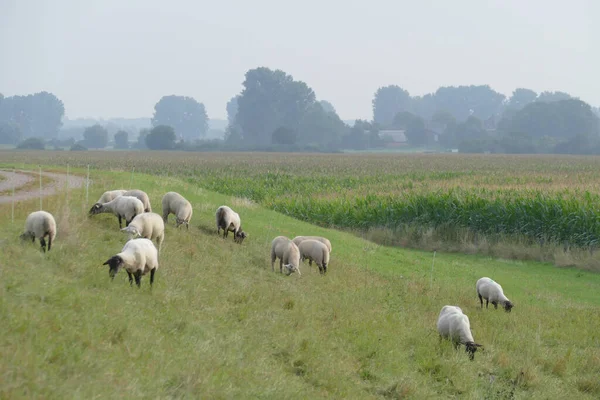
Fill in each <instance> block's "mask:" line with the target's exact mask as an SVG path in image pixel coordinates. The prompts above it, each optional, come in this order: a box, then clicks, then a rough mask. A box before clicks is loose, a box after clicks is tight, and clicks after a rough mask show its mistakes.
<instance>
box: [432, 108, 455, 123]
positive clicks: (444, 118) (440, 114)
mask: <svg viewBox="0 0 600 400" xmlns="http://www.w3.org/2000/svg"><path fill="white" fill-rule="evenodd" d="M431 122H435V123H438V124H440V125H448V124H453V123H456V118H454V116H453V115H452V114H451V113H449V112H448V111H445V110H438V111H436V112H435V114H433V116H432V117H431Z"/></svg>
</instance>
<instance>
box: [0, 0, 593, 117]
mask: <svg viewBox="0 0 600 400" xmlns="http://www.w3.org/2000/svg"><path fill="white" fill-rule="evenodd" d="M592 46H594V47H592ZM258 66H265V67H269V68H272V69H282V70H284V71H285V72H287V73H289V74H291V75H293V76H294V78H295V79H298V80H302V81H305V82H306V83H307V84H308V85H309V86H310V87H312V88H313V89H314V90H315V92H316V94H317V98H318V99H320V100H321V99H324V100H328V101H330V102H331V103H333V105H334V106H335V107H336V109H337V111H338V114H340V116H341V117H342V118H343V119H354V118H366V119H371V118H372V111H371V99H372V97H373V93H374V92H375V91H376V90H377V88H378V87H380V86H385V85H389V84H397V85H399V86H401V87H403V88H405V89H407V90H408V91H409V92H410V93H411V95H422V94H425V93H428V92H433V91H435V90H436V89H437V88H438V87H439V86H447V85H469V84H489V85H490V86H492V88H494V89H495V90H497V91H499V92H502V93H504V94H507V95H508V94H510V93H511V92H512V90H514V89H515V88H516V87H527V88H531V89H534V90H536V91H538V92H539V91H543V90H552V91H554V90H562V91H565V92H568V93H570V94H571V95H573V96H577V97H580V98H581V99H582V100H584V101H587V102H589V103H591V104H592V105H594V106H600V79H599V78H600V1H599V0H571V1H569V2H566V1H559V0H498V1H495V0H455V1H448V0H439V1H434V0H420V1H418V0H411V1H402V0H388V1H383V0H371V1H366V0H362V1H355V0H320V1H317V0H304V1H297V2H289V1H285V0H221V1H205V0H198V1H193V0H188V1H184V0H172V1H166V0H162V1H159V0H0V92H1V93H3V94H4V95H5V96H10V95H14V94H28V93H34V92H39V91H42V90H46V91H49V92H52V93H54V94H56V95H57V96H58V97H59V98H60V99H62V100H63V101H64V103H65V108H66V114H67V116H68V117H69V118H77V117H90V116H91V117H105V118H108V117H144V116H148V117H149V116H151V115H152V112H153V107H154V104H155V103H156V102H157V101H158V100H159V99H160V97H161V96H163V95H170V94H177V95H186V96H192V97H194V98H196V99H197V100H198V101H201V102H203V103H204V105H205V106H206V108H207V111H208V114H209V116H210V117H211V118H224V117H225V116H226V112H225V104H226V103H227V101H228V100H229V99H230V98H231V97H232V96H234V95H235V94H237V93H239V92H240V91H241V89H242V85H241V84H242V82H243V80H244V73H245V72H246V71H247V70H248V69H251V68H255V67H258Z"/></svg>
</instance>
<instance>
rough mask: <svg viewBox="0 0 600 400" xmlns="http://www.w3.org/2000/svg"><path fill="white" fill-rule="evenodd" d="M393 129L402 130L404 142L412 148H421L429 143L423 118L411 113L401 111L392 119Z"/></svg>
mask: <svg viewBox="0 0 600 400" xmlns="http://www.w3.org/2000/svg"><path fill="white" fill-rule="evenodd" d="M393 127H394V128H396V129H404V134H405V136H406V140H407V141H408V143H410V144H411V145H413V146H422V145H424V144H427V143H428V142H429V139H430V138H428V137H427V136H426V131H425V121H424V120H423V118H421V117H419V116H417V115H414V114H413V113H410V112H407V111H403V112H399V113H398V114H396V116H395V117H394V122H393Z"/></svg>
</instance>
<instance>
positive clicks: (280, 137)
mask: <svg viewBox="0 0 600 400" xmlns="http://www.w3.org/2000/svg"><path fill="white" fill-rule="evenodd" d="M271 142H272V143H273V144H284V145H289V144H296V132H295V131H293V130H292V129H290V128H286V127H285V126H280V127H279V128H277V129H275V130H274V131H273V134H272V135H271Z"/></svg>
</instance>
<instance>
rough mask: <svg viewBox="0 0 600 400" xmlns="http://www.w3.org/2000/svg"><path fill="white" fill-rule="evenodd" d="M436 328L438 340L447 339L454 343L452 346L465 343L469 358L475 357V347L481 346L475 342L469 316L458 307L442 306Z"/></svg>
mask: <svg viewBox="0 0 600 400" xmlns="http://www.w3.org/2000/svg"><path fill="white" fill-rule="evenodd" d="M437 330H438V333H439V334H440V340H441V339H442V338H446V339H449V340H451V341H452V342H453V343H454V347H458V345H459V344H463V345H465V351H466V352H467V353H469V358H470V359H471V360H473V359H474V358H475V352H476V351H477V348H479V347H482V346H481V345H480V344H477V343H475V340H474V339H473V334H472V333H471V324H470V322H469V317H467V315H466V314H464V313H463V311H462V310H461V308H460V307H457V306H444V307H442V311H440V315H439V317H438V321H437Z"/></svg>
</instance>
